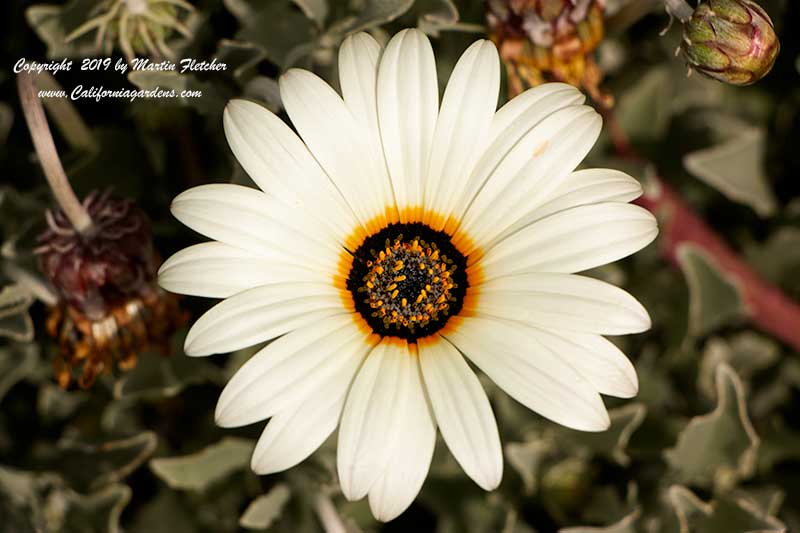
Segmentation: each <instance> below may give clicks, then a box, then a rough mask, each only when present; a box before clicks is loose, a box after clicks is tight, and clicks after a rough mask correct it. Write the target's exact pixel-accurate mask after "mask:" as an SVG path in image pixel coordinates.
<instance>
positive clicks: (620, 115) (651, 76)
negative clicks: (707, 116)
mask: <svg viewBox="0 0 800 533" xmlns="http://www.w3.org/2000/svg"><path fill="white" fill-rule="evenodd" d="M673 95H674V85H673V82H672V72H671V71H670V69H669V67H667V66H659V67H655V68H652V69H650V70H649V71H648V72H647V73H646V74H645V75H644V76H642V77H641V78H639V79H638V80H637V81H636V82H635V83H633V84H632V85H631V86H630V87H629V88H628V89H627V90H626V91H625V92H623V93H622V94H621V96H620V97H619V102H618V103H617V106H616V117H617V120H618V121H619V125H620V126H621V127H622V129H623V130H624V131H625V133H627V135H628V137H630V138H631V140H633V141H648V140H655V139H659V138H660V137H661V136H662V135H664V133H665V132H666V130H667V127H668V126H669V123H670V120H671V109H670V106H671V100H672V98H673Z"/></svg>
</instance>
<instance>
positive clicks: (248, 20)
mask: <svg viewBox="0 0 800 533" xmlns="http://www.w3.org/2000/svg"><path fill="white" fill-rule="evenodd" d="M224 4H225V7H227V8H228V10H229V11H230V12H231V13H233V15H234V16H235V17H236V18H237V19H238V20H239V24H240V25H241V29H240V30H239V32H238V33H237V34H236V40H238V41H246V42H250V43H253V44H256V45H258V46H259V47H260V48H261V49H262V50H263V51H264V53H265V54H266V57H267V58H268V59H269V60H270V61H272V62H273V63H275V64H276V65H278V66H280V67H282V68H288V67H289V66H291V61H290V59H291V56H292V55H293V51H294V50H296V49H298V48H299V47H306V46H308V43H309V42H310V41H311V40H312V36H313V24H312V23H311V21H310V20H309V19H308V18H307V17H306V16H305V15H304V14H303V13H302V12H301V11H300V10H299V9H297V7H296V6H295V5H294V2H293V1H292V0H266V1H260V2H253V1H252V0H225V1H224Z"/></svg>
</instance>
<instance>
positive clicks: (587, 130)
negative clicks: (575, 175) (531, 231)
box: [461, 106, 602, 253]
mask: <svg viewBox="0 0 800 533" xmlns="http://www.w3.org/2000/svg"><path fill="white" fill-rule="evenodd" d="M601 128H602V120H601V119H600V115H598V114H597V112H595V111H594V110H593V109H592V108H591V107H588V106H570V107H566V108H564V109H561V110H559V111H556V112H555V113H553V114H552V115H550V116H548V117H547V118H545V119H544V120H542V122H541V123H539V124H538V125H537V126H536V127H535V128H533V129H532V130H531V131H530V132H529V133H528V134H527V135H525V136H524V137H523V138H522V139H521V140H520V142H519V143H518V144H517V145H516V146H515V147H514V148H513V149H511V150H510V151H509V153H508V155H507V156H506V157H505V158H504V159H503V160H502V161H501V162H500V164H499V165H498V166H497V168H496V169H495V171H494V172H493V173H492V175H491V177H489V179H488V180H487V181H486V183H485V184H484V186H483V188H482V189H481V191H480V192H479V193H478V194H477V196H476V197H475V199H474V201H473V202H472V204H471V205H470V207H469V209H468V210H467V212H466V213H465V215H464V219H463V222H462V225H461V229H462V230H463V231H464V232H465V233H467V234H468V235H469V237H470V240H471V241H473V242H474V243H475V244H476V245H477V246H480V247H484V248H485V247H488V246H490V245H491V244H492V243H493V242H494V240H495V239H496V238H497V237H498V235H501V234H502V233H503V232H504V230H506V229H507V228H508V227H509V226H511V225H513V224H514V223H515V222H516V221H517V220H519V219H520V217H522V216H523V215H524V214H525V212H526V211H527V210H530V209H531V206H532V205H539V204H541V203H542V202H543V200H544V199H545V198H547V195H548V194H549V192H550V191H552V190H553V189H554V188H555V187H557V186H558V185H559V184H560V182H561V181H563V179H564V178H566V177H567V176H568V175H569V173H570V172H572V171H573V170H574V169H575V167H576V166H577V165H578V163H580V162H581V160H582V159H583V158H584V157H585V156H586V154H587V153H588V152H589V150H590V149H591V147H592V146H593V145H594V142H595V140H596V139H597V136H598V135H599V134H600V130H601ZM464 252H465V253H469V251H468V250H465V251H464Z"/></svg>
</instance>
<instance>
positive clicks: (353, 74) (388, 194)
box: [339, 32, 395, 207]
mask: <svg viewBox="0 0 800 533" xmlns="http://www.w3.org/2000/svg"><path fill="white" fill-rule="evenodd" d="M380 56H381V45H379V44H378V42H377V41H376V40H375V39H374V38H373V37H372V36H371V35H370V34H368V33H365V32H361V33H356V34H354V35H351V36H349V37H347V38H346V39H345V40H344V42H343V43H342V46H341V47H340V48H339V83H340V85H341V86H342V98H343V99H344V103H345V105H346V106H347V108H348V109H349V110H350V112H351V113H352V114H353V117H354V118H355V119H356V122H357V123H358V124H359V126H360V128H361V132H362V135H364V137H365V140H366V142H367V143H368V145H369V147H370V150H369V153H366V154H360V157H371V158H372V159H373V161H372V163H373V164H374V165H375V173H374V174H373V175H371V176H370V177H369V179H370V182H371V183H372V184H374V185H375V186H376V187H377V189H378V193H379V195H380V198H381V202H382V206H383V207H386V206H394V205H395V200H394V191H393V189H392V182H391V179H390V178H389V174H388V172H387V170H386V162H385V159H384V157H383V147H382V145H381V134H380V129H379V126H378V95H377V85H378V62H379V60H380Z"/></svg>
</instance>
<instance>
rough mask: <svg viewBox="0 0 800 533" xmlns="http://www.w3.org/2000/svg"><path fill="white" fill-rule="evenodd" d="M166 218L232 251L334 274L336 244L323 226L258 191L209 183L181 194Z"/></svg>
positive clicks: (338, 248)
mask: <svg viewBox="0 0 800 533" xmlns="http://www.w3.org/2000/svg"><path fill="white" fill-rule="evenodd" d="M170 209H171V211H172V214H173V215H174V216H175V218H177V219H178V220H180V221H181V222H183V223H184V224H185V225H187V226H189V227H190V228H192V229H193V230H195V231H197V232H198V233H202V234H203V235H205V236H207V237H210V238H212V239H214V240H217V241H222V242H224V243H226V244H230V245H231V246H235V247H237V248H243V249H246V250H250V251H254V252H260V253H264V254H274V253H275V251H274V250H275V249H278V250H281V251H283V252H285V253H291V254H294V255H297V256H298V257H301V258H303V259H305V260H307V261H309V262H310V263H311V264H312V265H314V266H322V267H327V268H329V269H330V272H331V273H333V272H335V266H336V262H337V261H338V258H339V255H340V253H341V243H340V242H339V241H338V239H337V238H336V237H335V236H333V235H332V234H331V233H328V232H327V231H326V230H325V229H324V227H321V226H320V225H319V224H318V223H316V222H315V221H314V220H313V219H309V218H308V217H306V216H304V214H303V213H302V212H299V211H297V210H293V209H291V208H289V207H288V206H286V205H285V204H283V203H281V202H279V201H277V200H275V198H272V197H270V196H268V195H266V194H264V193H263V192H261V191H259V190H256V189H251V188H249V187H242V186H241V185H231V184H221V183H215V184H210V185H200V186H199V187H194V188H192V189H189V190H187V191H184V192H182V193H181V194H179V195H178V196H176V197H175V199H174V200H173V201H172V206H171V208H170Z"/></svg>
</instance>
